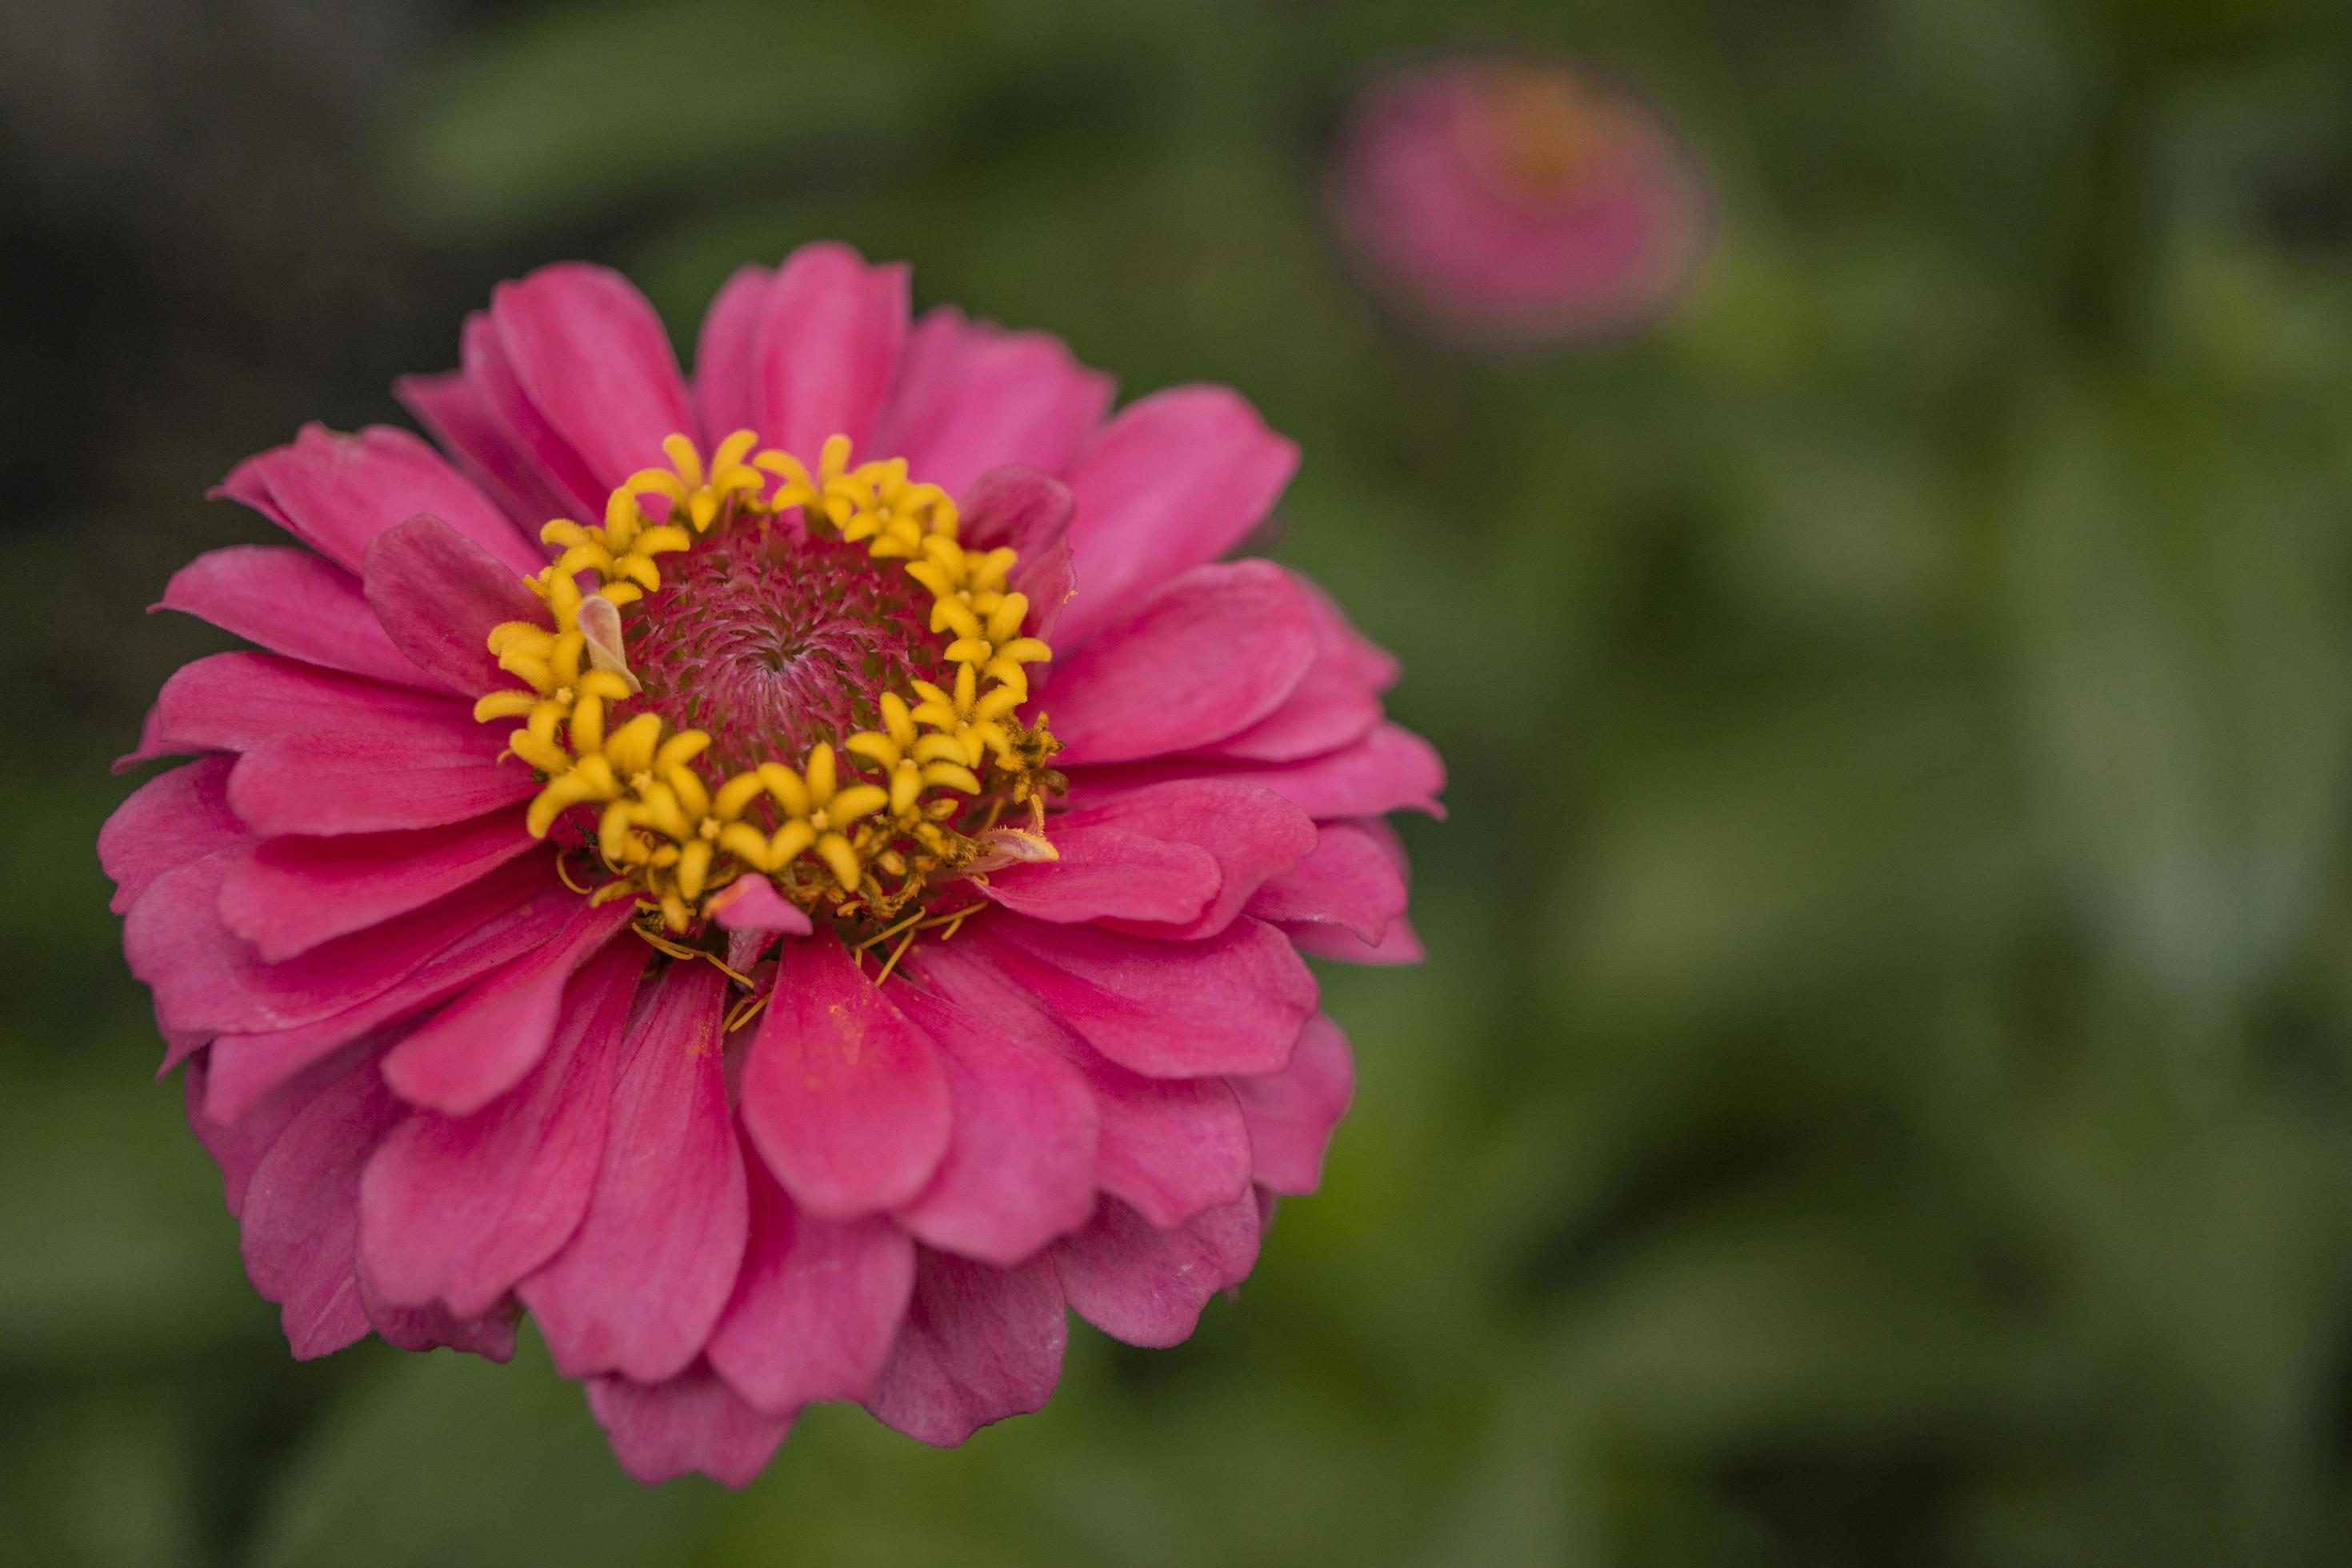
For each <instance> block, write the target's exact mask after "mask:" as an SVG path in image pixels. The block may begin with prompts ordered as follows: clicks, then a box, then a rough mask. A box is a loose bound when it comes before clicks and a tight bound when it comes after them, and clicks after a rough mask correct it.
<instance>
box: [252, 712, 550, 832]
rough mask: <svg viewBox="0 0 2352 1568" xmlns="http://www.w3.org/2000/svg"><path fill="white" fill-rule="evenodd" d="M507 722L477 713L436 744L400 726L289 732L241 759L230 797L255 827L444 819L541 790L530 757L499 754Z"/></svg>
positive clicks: (343, 826)
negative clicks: (401, 731) (477, 719)
mask: <svg viewBox="0 0 2352 1568" xmlns="http://www.w3.org/2000/svg"><path fill="white" fill-rule="evenodd" d="M506 735H507V731H506V730H505V728H504V727H493V728H484V727H482V726H480V725H478V724H476V723H474V721H473V719H472V717H471V716H470V715H464V716H460V717H459V718H457V719H456V720H454V721H451V723H450V726H449V728H448V729H447V730H446V731H445V732H444V734H443V737H442V740H441V741H440V742H439V743H438V744H425V743H420V742H417V741H415V740H412V739H408V738H406V737H403V736H397V735H389V736H387V735H352V734H335V733H325V734H313V735H282V736H279V737H278V738H277V739H275V740H270V741H265V742H261V743H259V744H257V745H256V746H255V747H254V748H253V749H252V750H251V751H248V752H246V753H245V755H244V756H242V757H239V758H238V759H237V763H236V768H235V769H234V770H233V771H232V772H231V773H230V774H229V779H228V798H229V805H231V806H233V807H235V808H236V814H237V816H240V817H243V818H244V819H245V821H246V822H247V823H248V824H249V825H251V826H252V827H253V829H254V831H256V832H257V833H266V834H270V835H273V836H278V835H285V834H291V833H312V834H340V833H391V832H397V831H400V830H402V829H406V828H418V827H440V826H446V824H449V823H452V822H463V821H465V820H466V819H467V818H468V817H474V816H482V815H483V814H484V813H486V812H491V811H496V810H497V809H498V808H499V807H500V806H502V805H513V804H515V803H516V802H518V801H523V800H528V799H530V797H531V796H532V795H536V794H538V793H539V784H538V781H537V780H535V779H534V778H533V777H532V776H531V772H530V764H528V763H524V762H523V761H522V760H521V759H520V758H518V757H512V756H505V757H502V756H500V754H499V753H500V752H503V751H504V750H505V747H506Z"/></svg>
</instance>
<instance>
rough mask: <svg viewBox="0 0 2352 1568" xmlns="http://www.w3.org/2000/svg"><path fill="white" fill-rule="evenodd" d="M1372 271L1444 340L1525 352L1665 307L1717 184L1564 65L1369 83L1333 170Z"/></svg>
mask: <svg viewBox="0 0 2352 1568" xmlns="http://www.w3.org/2000/svg"><path fill="white" fill-rule="evenodd" d="M1332 202H1333V207H1334V210H1335V212H1336V215H1337V217H1338V220H1339V226H1340V229H1341V231H1342V233H1343V234H1344V235H1345V237H1347V239H1348V241H1349V245H1350V247H1352V248H1353V249H1354V250H1355V251H1356V253H1357V255H1358V257H1359V258H1360V261H1361V262H1362V264H1363V266H1364V268H1365V269H1366V270H1367V271H1368V272H1369V273H1370V275H1371V277H1372V278H1373V279H1374V280H1375V281H1376V282H1377V283H1378V284H1379V285H1380V286H1381V289H1382V290H1383V291H1384V292H1386V293H1388V294H1389V295H1391V297H1392V298H1394V299H1395V300H1396V301H1397V302H1398V304H1399V305H1400V306H1401V307H1402V309H1403V310H1406V311H1407V312H1409V313H1410V314H1412V315H1413V316H1415V317H1416V318H1418V319H1420V320H1422V321H1423V322H1424V323H1425V324H1426V325H1428V326H1429V327H1430V328H1431V329H1432V330H1433V331H1436V332H1437V333H1439V334H1440V335H1442V336H1445V337H1448V338H1453V339H1458V340H1462V341H1465V342H1473V343H1477V344H1481V345H1487V346H1494V347H1506V348H1507V347H1532V346H1538V345H1542V344H1547V343H1556V342H1563V341H1570V340H1575V339H1581V338H1588V337H1592V336H1597V335H1606V334H1609V333H1612V332H1619V331H1625V330H1628V329H1630V328H1632V327H1633V326H1636V325H1638V324H1639V323H1641V322H1642V321H1646V320H1648V319H1649V318H1650V317H1652V316H1654V315H1655V314H1656V313H1657V312H1658V311H1659V310H1663V309H1664V307H1665V306H1666V305H1667V304H1668V303H1669V302H1671V301H1672V300H1674V298H1675V296H1676V295H1677V294H1679V293H1680V292H1681V290H1682V289H1683V288H1684V286H1685V283H1687V281H1688V280H1689V278H1690V275H1691V272H1692V270H1693V268H1695V267H1696V264H1697V261H1698V259H1699V258H1700V256H1701V254H1702V253H1703V251H1704V250H1705V248H1706V234H1707V200H1706V188H1705V185H1704V184H1703V183H1702V181H1701V179H1700V177H1699V174H1698V172H1697V170H1696V168H1695V167H1694V166H1693V164H1692V163H1691V160H1690V157H1689V154H1688V153H1686V152H1685V150H1684V148H1683V147H1682V145H1681V143H1680V142H1677V141H1676V140H1675V136H1674V134H1673V132H1671V131H1669V130H1668V129H1667V128H1666V126H1665V125H1664V122H1663V121H1661V120H1660V119H1659V118H1658V116H1657V114H1656V113H1655V111H1654V110H1652V109H1650V108H1649V107H1648V106H1647V105H1645V104H1643V102H1641V101H1640V100H1637V99H1635V98H1633V97H1632V96H1631V95H1630V94H1628V93H1626V92H1625V91H1623V90H1622V89H1617V88H1613V87H1612V86H1610V85H1608V84H1607V83H1605V82H1603V81H1601V80H1599V79H1595V78H1593V77H1591V76H1590V75H1588V74H1586V73H1583V72H1580V71H1578V70H1575V69H1573V68H1570V67H1567V66H1561V65H1552V64H1547V63H1544V62H1541V61H1538V60H1531V59H1527V58H1511V57H1494V58H1457V59H1448V60H1440V61H1436V62H1433V63H1427V64H1423V65H1419V66H1415V67H1412V68H1409V69H1406V70H1402V71H1400V72H1398V73H1396V74H1394V75H1392V76H1390V77H1388V78H1385V79H1381V80H1380V81H1377V82H1375V83H1374V84H1373V85H1372V86H1371V87H1370V89H1368V90H1366V91H1365V92H1364V93H1363V94H1362V96H1361V97H1360V99H1359V100H1358V101H1357V103H1356V105H1355V107H1354V109H1353V110H1352V111H1351V112H1350V115H1349V123H1348V125H1347V127H1346V129H1345V131H1344V132H1343V134H1342V136H1341V139H1340V143H1339V155H1338V157H1337V160H1336V162H1335V163H1334V166H1333V174H1332Z"/></svg>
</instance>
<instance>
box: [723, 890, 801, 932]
mask: <svg viewBox="0 0 2352 1568" xmlns="http://www.w3.org/2000/svg"><path fill="white" fill-rule="evenodd" d="M707 907H708V908H709V910H710V912H711V914H712V916H713V917H714V918H715V919H716V920H717V921H719V930H721V931H782V932H783V933H784V934H785V935H787V936H806V935H808V934H809V932H810V931H814V929H815V928H814V926H812V925H810V924H809V918H808V912H807V911H806V910H803V909H802V908H801V907H800V906H799V905H798V904H794V903H789V902H787V901H785V899H784V896H783V895H782V893H779V892H778V891H776V885H775V884H774V883H773V882H771V881H769V880H768V879H766V878H765V877H744V878H741V879H738V880H737V881H736V882H735V884H734V885H733V886H732V887H730V888H727V889H723V890H721V891H720V892H719V893H718V894H716V895H714V896H713V897H712V898H711V899H710V900H709V904H708V906H707Z"/></svg>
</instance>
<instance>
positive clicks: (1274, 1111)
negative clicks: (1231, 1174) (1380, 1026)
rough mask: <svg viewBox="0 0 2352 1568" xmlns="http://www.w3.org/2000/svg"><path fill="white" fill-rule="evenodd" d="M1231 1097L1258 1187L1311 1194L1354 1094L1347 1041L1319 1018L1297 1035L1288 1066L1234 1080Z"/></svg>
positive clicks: (1346, 1038)
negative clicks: (1239, 1114)
mask: <svg viewBox="0 0 2352 1568" xmlns="http://www.w3.org/2000/svg"><path fill="white" fill-rule="evenodd" d="M1233 1085H1234V1097H1235V1098H1236V1099H1238V1100H1240V1101H1241V1107H1242V1121H1243V1122H1244V1124H1246V1125H1247V1126H1248V1128H1249V1137H1250V1160H1251V1164H1252V1167H1253V1174H1254V1175H1255V1179H1256V1181H1257V1183H1258V1184H1259V1185H1260V1186H1264V1187H1268V1188H1271V1189H1272V1190H1274V1191H1275V1192H1277V1193H1311V1192H1313V1191H1314V1190H1315V1188H1316V1186H1317V1185H1318V1184H1319V1183H1320V1182H1321V1181H1322V1179H1323V1151H1324V1150H1325V1149H1326V1148H1327V1147H1328V1146H1329V1144H1330V1142H1331V1132H1332V1130H1333V1129H1334V1128H1336V1127H1338V1126H1339V1119H1340V1118H1341V1117H1343V1116H1345V1115H1347V1114H1348V1102H1349V1100H1352V1099H1353V1098H1354V1097H1355V1093H1356V1067H1355V1063H1354V1061H1353V1060H1352V1059H1351V1058H1350V1057H1349V1052H1348V1037H1346V1036H1345V1035H1342V1034H1341V1033H1340V1032H1339V1026H1338V1025H1337V1024H1334V1023H1332V1022H1331V1020H1330V1019H1328V1018H1326V1017H1322V1016H1316V1017H1313V1018H1309V1019H1308V1020H1307V1027H1306V1028H1304V1029H1302V1030H1300V1031H1299V1035H1298V1044H1297V1047H1296V1048H1295V1049H1293V1050H1292V1051H1291V1053H1290V1065H1289V1066H1288V1067H1286V1068H1283V1069H1282V1070H1281V1071H1280V1072H1278V1073H1273V1074H1269V1075H1268V1076H1266V1077H1264V1078H1237V1079H1234V1080H1233Z"/></svg>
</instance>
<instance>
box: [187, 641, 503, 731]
mask: <svg viewBox="0 0 2352 1568" xmlns="http://www.w3.org/2000/svg"><path fill="white" fill-rule="evenodd" d="M156 707H157V710H158V711H159V712H160V713H161V715H162V723H163V733H164V734H165V736H166V737H168V738H169V739H170V740H171V741H172V742H174V743H176V744H180V745H187V746H195V747H200V748H202V749H204V750H207V751H229V752H242V751H248V750H250V749H252V748H253V747H255V746H257V745H259V744H261V743H262V742H265V741H271V740H276V739H278V738H280V737H282V736H286V735H303V734H312V733H317V732H321V731H327V732H341V733H347V734H362V735H378V734H382V735H393V736H398V737H400V738H401V739H404V740H407V741H411V742H423V743H425V744H426V745H430V744H432V743H433V742H437V741H439V740H441V739H442V738H443V737H445V736H447V735H450V734H459V735H465V734H471V733H475V732H477V731H476V730H475V728H474V724H473V714H472V712H471V710H470V705H469V704H467V703H461V702H458V701H457V700H455V699H453V698H450V697H446V696H443V695H441V694H439V693H437V692H430V691H420V690H417V689H415V688H413V687H404V686H386V685H385V684H384V683H383V682H382V681H380V680H367V679H362V678H361V677H359V676H356V675H343V674H339V673H337V672H336V671H334V670H329V669H320V668H318V667H317V666H316V665H310V664H304V663H302V662H301V661H300V660H299V659H291V658H283V657H281V656H279V655H278V654H274V653H242V652H240V653H216V654H214V655H212V656H210V657H209V658H200V659H197V660H195V661H194V663H191V664H185V665H182V666H181V667H180V668H179V669H177V670H175V671H174V672H173V675H172V678H171V679H169V680H167V681H165V682H164V683H163V693H162V695H161V696H159V697H158V698H157V699H156ZM461 726H462V728H461Z"/></svg>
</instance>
